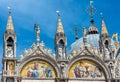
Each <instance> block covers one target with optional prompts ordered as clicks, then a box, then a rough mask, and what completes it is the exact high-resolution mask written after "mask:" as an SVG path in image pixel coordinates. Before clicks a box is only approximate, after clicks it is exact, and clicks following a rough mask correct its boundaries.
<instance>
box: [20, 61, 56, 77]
mask: <svg viewBox="0 0 120 82" xmlns="http://www.w3.org/2000/svg"><path fill="white" fill-rule="evenodd" d="M20 75H21V77H24V78H55V77H56V72H55V70H54V68H53V67H52V66H51V65H50V64H49V63H47V62H45V61H42V60H33V61H30V62H28V63H27V64H26V65H25V66H24V67H23V68H22V70H21V73H20Z"/></svg>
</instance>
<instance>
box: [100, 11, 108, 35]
mask: <svg viewBox="0 0 120 82" xmlns="http://www.w3.org/2000/svg"><path fill="white" fill-rule="evenodd" d="M100 14H101V17H102V28H101V34H107V35H108V31H107V28H106V25H105V21H104V16H103V13H100Z"/></svg>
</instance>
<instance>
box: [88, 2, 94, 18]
mask: <svg viewBox="0 0 120 82" xmlns="http://www.w3.org/2000/svg"><path fill="white" fill-rule="evenodd" d="M87 12H88V13H89V15H90V16H91V18H93V15H94V14H95V13H96V8H94V6H93V0H90V7H89V8H88V9H87Z"/></svg>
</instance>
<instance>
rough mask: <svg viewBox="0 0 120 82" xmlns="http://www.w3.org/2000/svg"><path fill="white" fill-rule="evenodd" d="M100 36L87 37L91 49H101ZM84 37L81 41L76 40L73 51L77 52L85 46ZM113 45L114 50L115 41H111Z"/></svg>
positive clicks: (72, 46)
mask: <svg viewBox="0 0 120 82" xmlns="http://www.w3.org/2000/svg"><path fill="white" fill-rule="evenodd" d="M99 36H100V35H99V34H91V35H87V36H86V38H87V44H88V45H90V46H91V47H94V48H99ZM83 45H84V43H83V37H81V38H80V39H78V40H76V41H75V42H73V43H72V44H71V50H77V49H79V48H80V46H83ZM111 45H112V47H113V48H114V47H115V45H114V41H113V40H112V39H111Z"/></svg>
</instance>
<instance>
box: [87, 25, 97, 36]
mask: <svg viewBox="0 0 120 82" xmlns="http://www.w3.org/2000/svg"><path fill="white" fill-rule="evenodd" d="M97 33H98V29H97V28H96V26H95V25H93V24H92V25H91V26H90V27H89V29H88V34H97Z"/></svg>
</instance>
